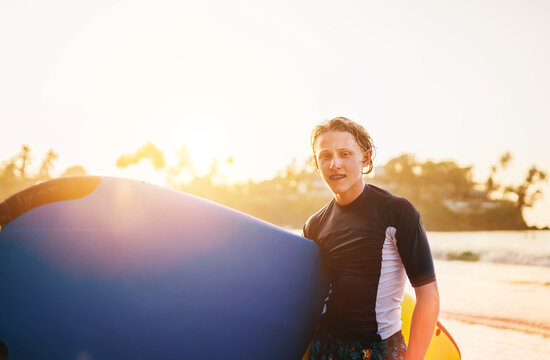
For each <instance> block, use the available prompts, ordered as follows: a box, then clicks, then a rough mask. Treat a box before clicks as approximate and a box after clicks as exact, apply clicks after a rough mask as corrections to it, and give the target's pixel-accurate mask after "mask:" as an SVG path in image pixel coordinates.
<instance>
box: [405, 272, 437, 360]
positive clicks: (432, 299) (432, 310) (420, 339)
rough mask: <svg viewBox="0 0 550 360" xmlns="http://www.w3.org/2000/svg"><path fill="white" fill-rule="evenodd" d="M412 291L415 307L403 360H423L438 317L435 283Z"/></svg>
mask: <svg viewBox="0 0 550 360" xmlns="http://www.w3.org/2000/svg"><path fill="white" fill-rule="evenodd" d="M414 290H415V293H416V305H415V307H414V311H413V315H412V321H411V330H410V337H409V346H408V349H407V353H406V354H405V360H422V359H424V357H425V356H426V352H427V351H428V347H429V345H430V341H431V340H432V336H433V332H434V328H435V324H436V323H437V318H438V316H439V291H438V289H437V282H435V281H434V282H433V283H430V284H426V285H423V286H420V287H417V288H415V289H414Z"/></svg>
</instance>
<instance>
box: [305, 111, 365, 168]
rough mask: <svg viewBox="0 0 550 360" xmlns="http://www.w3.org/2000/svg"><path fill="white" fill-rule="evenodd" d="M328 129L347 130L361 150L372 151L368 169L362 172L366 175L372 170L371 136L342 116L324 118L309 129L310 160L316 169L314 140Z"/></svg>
mask: <svg viewBox="0 0 550 360" xmlns="http://www.w3.org/2000/svg"><path fill="white" fill-rule="evenodd" d="M329 131H342V132H348V133H350V134H351V135H353V137H354V138H355V141H357V144H358V145H359V147H360V148H361V150H365V151H372V153H371V156H370V159H369V163H368V169H367V171H366V172H363V174H364V175H366V174H368V173H370V172H371V171H372V169H373V167H374V165H373V164H372V158H373V156H374V143H373V142H372V138H371V137H370V135H369V133H368V132H367V130H365V128H363V127H362V126H361V125H359V124H358V123H356V122H354V121H352V120H350V119H348V118H345V117H343V116H340V117H335V118H334V119H331V120H325V121H323V122H322V123H320V124H318V125H316V126H315V127H314V128H313V130H312V131H311V149H312V150H313V159H312V161H313V165H314V168H315V169H317V167H316V166H315V164H316V162H315V157H316V154H315V142H316V141H317V139H318V138H319V136H321V135H323V134H324V133H326V132H329Z"/></svg>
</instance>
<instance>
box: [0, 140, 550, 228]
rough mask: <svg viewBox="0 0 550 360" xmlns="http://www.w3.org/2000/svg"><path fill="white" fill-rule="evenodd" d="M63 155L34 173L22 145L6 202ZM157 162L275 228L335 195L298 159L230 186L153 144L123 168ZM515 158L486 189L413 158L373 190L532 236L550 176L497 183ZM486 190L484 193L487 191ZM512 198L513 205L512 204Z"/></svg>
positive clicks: (455, 171)
mask: <svg viewBox="0 0 550 360" xmlns="http://www.w3.org/2000/svg"><path fill="white" fill-rule="evenodd" d="M57 158H58V155H57V154H56V153H55V152H54V151H53V150H49V151H48V152H47V153H46V155H45V156H44V158H43V159H42V162H41V164H40V166H39V167H38V169H39V170H38V171H37V172H36V173H31V172H30V171H29V166H30V164H31V163H32V156H31V149H30V147H29V146H27V145H23V146H22V147H21V150H20V151H19V153H17V154H16V155H15V156H13V157H12V158H10V159H8V160H7V161H5V162H4V163H3V165H2V166H1V167H0V200H3V199H5V198H7V197H8V196H10V195H11V194H14V193H16V192H18V191H20V190H23V189H24V188H26V187H29V186H32V185H34V184H36V183H37V182H40V181H44V180H48V179H50V178H51V175H50V173H51V170H52V169H53V167H54V162H55V160H56V159H57ZM141 159H147V160H149V161H151V162H152V163H153V164H154V165H155V168H156V169H157V171H162V172H164V174H165V176H166V184H167V185H168V186H170V187H172V188H174V189H176V190H180V191H185V192H188V193H191V194H195V195H198V196H201V197H204V198H206V199H210V200H213V201H216V202H218V203H221V204H224V205H226V206H229V207H231V208H234V209H237V210H240V211H242V212H245V213H247V214H250V215H253V216H256V217H258V218H261V219H264V220H266V221H269V222H271V223H274V224H277V225H280V226H285V227H290V228H301V227H302V225H303V224H304V222H305V221H306V220H307V218H308V217H309V216H310V215H311V214H313V213H314V212H316V211H317V210H319V209H320V208H321V207H322V206H324V205H325V204H326V203H327V202H328V201H330V199H332V194H331V193H330V191H329V190H328V189H327V188H326V186H325V185H324V184H323V183H322V181H321V179H320V177H319V176H318V175H317V174H316V173H314V172H313V170H312V168H311V167H310V166H308V165H309V164H308V162H309V161H308V162H304V163H302V164H299V163H297V162H296V159H293V160H292V162H290V163H289V164H288V165H287V166H286V167H285V169H282V170H281V171H279V173H278V174H277V175H276V176H275V177H273V178H272V179H268V180H264V181H261V182H252V181H248V182H245V183H235V184H229V183H227V182H226V181H224V179H225V178H224V174H223V169H224V168H225V167H227V166H231V165H232V164H233V163H234V159H233V158H232V157H231V156H228V157H227V158H226V160H223V161H222V160H219V159H212V161H211V163H210V169H209V171H208V172H207V173H206V174H205V175H202V176H199V175H197V174H196V172H195V168H194V166H193V164H192V161H191V156H190V153H189V149H188V148H187V147H186V146H183V147H182V148H181V149H180V151H179V152H178V163H177V164H175V165H174V166H168V165H167V164H166V163H165V161H164V154H163V153H162V151H161V150H160V149H159V148H157V147H156V146H155V145H153V144H151V143H147V144H146V145H144V146H143V147H141V148H140V149H138V150H137V151H136V152H135V153H134V154H126V155H122V156H120V157H119V158H118V160H117V165H118V166H120V167H126V166H130V165H132V164H136V163H138V162H139V161H140V160H141ZM511 159H512V155H511V154H510V153H506V154H504V155H503V156H502V157H501V158H500V159H499V162H498V163H497V164H496V165H494V166H493V167H492V168H491V172H490V175H489V177H488V179H487V181H486V182H485V183H484V184H476V183H475V182H474V181H473V180H472V167H471V166H466V167H462V166H459V165H458V164H456V163H455V162H454V161H440V162H435V161H432V160H428V161H424V162H421V161H418V160H417V159H416V158H415V156H414V155H412V154H403V155H401V156H398V157H396V158H393V159H391V160H390V161H388V162H387V163H386V164H385V165H384V166H383V167H379V168H377V169H376V176H375V177H374V179H369V181H368V182H371V183H373V184H374V185H377V186H379V187H381V188H384V189H387V190H389V191H390V192H392V193H394V194H396V195H399V196H403V197H405V198H407V199H409V200H410V201H411V202H412V203H413V204H414V205H415V206H416V208H417V209H418V210H419V212H420V214H421V216H422V220H423V223H424V226H425V227H426V229H428V230H438V231H457V230H521V229H527V228H528V226H527V224H526V223H525V221H524V219H523V216H522V211H523V209H524V208H525V207H529V206H532V205H533V204H534V203H535V202H536V201H537V200H539V199H540V198H541V196H542V190H541V189H540V188H537V186H538V185H539V184H540V183H541V182H543V181H546V179H547V174H546V173H545V172H544V171H542V170H540V169H538V168H537V167H535V166H532V167H531V168H530V169H529V170H528V172H527V174H526V177H525V180H524V181H523V183H521V184H519V185H503V184H500V183H498V182H497V181H496V180H495V179H496V178H497V175H498V172H499V171H501V170H503V169H504V168H505V167H506V166H508V164H509V163H510V161H511ZM85 173H86V171H85V169H84V168H83V167H82V166H73V167H70V168H68V169H67V170H66V171H65V172H64V174H63V176H70V175H84V174H85ZM480 188H482V190H480ZM510 196H512V197H513V199H510Z"/></svg>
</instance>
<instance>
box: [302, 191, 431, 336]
mask: <svg viewBox="0 0 550 360" xmlns="http://www.w3.org/2000/svg"><path fill="white" fill-rule="evenodd" d="M303 230H304V236H305V237H307V238H309V239H311V240H313V241H315V242H316V243H317V244H318V245H319V246H320V248H321V251H322V253H323V254H324V256H325V257H326V259H327V261H328V264H329V269H330V276H331V294H330V296H329V299H328V301H327V303H326V306H327V307H326V312H325V313H324V314H323V317H322V319H321V322H320V326H321V327H323V328H325V329H326V330H327V331H329V332H331V333H333V334H335V335H342V336H347V337H358V338H363V339H385V338H387V337H389V336H391V335H392V334H394V333H395V332H396V331H398V330H399V329H400V328H401V320H400V313H401V312H400V311H401V310H400V303H401V300H402V298H403V290H404V285H405V281H406V277H408V278H409V281H410V282H411V284H412V286H414V287H418V286H422V285H425V284H428V283H431V282H433V281H435V272H434V266H433V260H432V256H431V252H430V247H429V244H428V240H427V237H426V231H425V230H424V227H423V225H422V221H421V219H420V215H419V213H418V211H416V209H415V208H414V207H413V205H412V204H411V203H410V202H409V201H407V200H406V199H404V198H401V197H398V196H395V195H392V194H391V193H389V192H387V191H385V190H382V189H380V188H378V187H376V186H374V185H365V188H364V190H363V192H362V193H361V195H360V196H359V197H358V198H357V199H355V200H354V201H353V202H352V203H350V204H348V205H346V206H341V205H339V204H338V203H337V202H336V201H335V200H334V199H333V200H332V201H331V202H329V203H328V204H327V205H325V206H324V207H323V208H322V209H321V210H319V211H318V212H317V213H315V214H314V215H312V216H311V217H310V218H309V220H308V221H307V222H306V224H305V225H304V229H303ZM405 274H406V277H405Z"/></svg>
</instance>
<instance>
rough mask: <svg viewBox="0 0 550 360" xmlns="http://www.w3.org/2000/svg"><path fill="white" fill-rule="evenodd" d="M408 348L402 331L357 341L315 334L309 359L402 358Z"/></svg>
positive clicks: (369, 359) (380, 359)
mask: <svg viewBox="0 0 550 360" xmlns="http://www.w3.org/2000/svg"><path fill="white" fill-rule="evenodd" d="M406 350H407V345H406V344H405V339H404V338H403V334H402V333H401V331H399V332H397V333H395V334H393V335H392V336H390V337H389V338H387V339H385V340H380V341H355V340H346V339H341V338H337V337H334V336H331V335H330V334H327V333H320V334H315V335H314V336H313V340H312V342H311V348H310V353H309V360H390V359H391V360H402V359H403V356H404V355H405V351H406Z"/></svg>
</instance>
